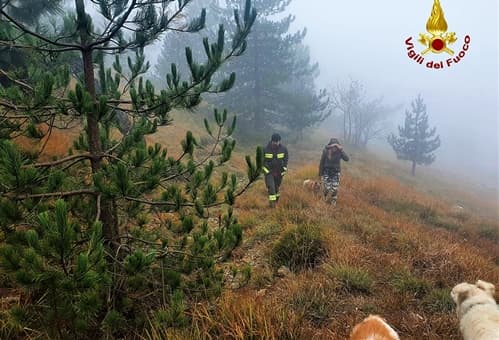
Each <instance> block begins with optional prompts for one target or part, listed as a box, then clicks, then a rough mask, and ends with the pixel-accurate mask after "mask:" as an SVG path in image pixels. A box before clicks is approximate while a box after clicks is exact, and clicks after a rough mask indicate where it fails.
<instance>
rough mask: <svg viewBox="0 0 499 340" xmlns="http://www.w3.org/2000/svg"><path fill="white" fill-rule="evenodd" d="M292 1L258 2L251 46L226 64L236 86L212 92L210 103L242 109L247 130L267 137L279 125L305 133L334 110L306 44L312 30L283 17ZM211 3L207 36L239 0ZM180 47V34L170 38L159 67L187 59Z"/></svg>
mask: <svg viewBox="0 0 499 340" xmlns="http://www.w3.org/2000/svg"><path fill="white" fill-rule="evenodd" d="M290 2H291V1H290V0H256V1H255V7H257V8H258V17H257V19H256V22H255V25H254V27H253V29H252V33H251V35H250V36H249V37H248V46H249V49H248V51H247V53H245V54H244V55H243V56H242V57H241V58H238V59H237V60H234V61H232V62H230V63H228V64H227V65H224V66H223V68H222V70H223V71H224V72H225V73H227V74H229V73H230V72H235V73H236V74H237V79H236V82H235V84H234V87H233V88H232V89H231V91H230V92H227V93H226V94H223V95H221V96H216V97H212V96H208V97H207V100H208V101H209V102H211V103H214V104H217V105H222V106H224V107H228V108H229V109H230V110H231V111H234V112H236V113H238V114H239V115H238V121H239V127H240V128H239V129H238V132H239V133H241V134H251V135H252V136H253V137H254V136H255V135H258V137H261V136H263V135H265V134H266V133H267V132H269V131H270V130H273V129H278V130H279V129H287V130H290V132H292V133H293V134H295V135H296V136H298V137H299V136H300V135H302V133H303V130H304V129H305V128H307V127H312V126H315V125H317V124H318V123H320V122H322V121H323V120H324V119H325V118H326V117H327V116H328V115H329V113H330V110H329V105H328V103H329V100H328V94H327V92H326V91H324V90H318V89H317V88H316V86H315V83H314V82H315V79H316V78H317V76H318V74H319V72H318V65H317V64H316V63H312V62H311V60H310V55H309V50H308V48H306V47H305V46H304V45H303V39H304V37H305V34H306V30H300V31H297V32H292V31H291V24H292V22H293V21H294V17H293V16H292V15H284V16H283V14H284V13H285V11H286V10H287V8H288V5H289V4H290ZM209 3H210V8H212V11H211V17H208V18H207V28H206V30H205V31H206V34H207V35H210V34H213V33H212V32H213V31H214V28H215V27H216V26H214V24H216V23H217V22H227V21H228V20H229V19H230V17H231V16H232V12H233V9H234V6H236V4H237V1H235V0H218V1H211V2H210V1H209ZM193 5H194V4H193ZM192 8H193V9H195V7H194V6H193V7H192ZM178 46H179V44H178V42H177V37H176V36H175V34H171V35H169V36H167V37H165V40H164V43H163V48H162V52H161V54H160V57H159V60H158V64H157V66H156V68H157V70H158V71H159V70H164V69H166V68H167V67H169V66H168V59H169V58H170V57H172V56H173V57H175V58H176V59H180V58H182V55H181V53H182V51H181V50H179V49H178ZM197 46H198V49H197V52H196V49H194V54H196V53H197V54H198V55H201V54H202V53H203V51H204V48H203V46H201V45H199V44H198V45H197ZM184 72H185V71H184Z"/></svg>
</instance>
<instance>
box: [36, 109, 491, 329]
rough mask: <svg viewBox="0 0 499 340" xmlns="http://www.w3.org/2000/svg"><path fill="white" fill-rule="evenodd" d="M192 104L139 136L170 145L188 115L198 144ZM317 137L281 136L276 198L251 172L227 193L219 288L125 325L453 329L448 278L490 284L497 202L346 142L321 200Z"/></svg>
mask: <svg viewBox="0 0 499 340" xmlns="http://www.w3.org/2000/svg"><path fill="white" fill-rule="evenodd" d="M197 116H198V117H196V116H195V115H192V114H190V113H181V112H176V113H174V119H175V123H174V125H172V126H168V127H162V128H160V129H159V131H158V133H157V134H155V135H154V136H151V137H150V138H148V141H149V142H159V143H161V144H163V145H165V146H167V147H168V150H169V153H170V154H173V155H175V154H176V153H179V152H180V145H179V142H180V139H181V138H183V137H184V136H185V133H186V131H187V130H188V128H187V127H189V129H190V130H194V133H195V135H197V136H198V141H199V142H200V143H201V144H203V139H204V138H208V137H207V135H206V134H205V133H203V129H202V128H201V127H200V125H199V124H198V122H202V119H201V114H197ZM76 133H77V131H76V130H75V131H72V133H71V134H70V135H68V134H65V135H61V136H59V135H56V134H54V135H53V136H52V140H51V141H50V144H48V145H47V147H46V153H47V157H50V156H53V155H60V154H61V152H63V151H64V150H62V151H61V150H59V149H60V148H61V147H63V146H64V145H66V146H69V145H70V144H71V139H72V138H74V137H75V136H76ZM323 139H324V140H323ZM325 140H326V138H322V136H320V135H319V136H318V137H315V139H311V140H309V141H307V142H306V143H301V144H296V145H288V147H289V150H290V154H291V162H290V166H289V168H290V171H289V174H288V175H287V177H286V178H285V179H284V183H283V186H282V196H281V200H280V202H279V205H278V207H277V208H276V209H270V208H268V202H267V194H266V190H265V186H264V183H263V181H262V180H260V181H259V182H258V183H257V184H256V185H254V186H253V187H252V188H251V189H250V191H249V192H248V193H246V194H245V195H244V196H242V197H240V198H239V199H238V201H237V203H236V207H235V208H236V209H235V212H236V214H237V216H238V219H239V222H240V224H241V225H242V226H243V228H244V241H243V244H242V245H241V246H240V247H239V248H238V249H237V250H236V251H234V252H233V254H232V257H231V258H230V259H229V260H228V261H227V262H225V263H223V264H221V266H222V267H223V268H224V270H225V278H226V283H225V285H226V290H225V291H224V292H223V294H222V296H221V297H220V298H218V299H217V300H215V301H209V302H202V303H196V304H193V305H191V306H189V307H188V308H187V310H186V314H187V316H188V317H189V318H190V319H191V323H190V326H188V327H186V328H181V329H172V328H168V329H163V328H161V327H159V326H157V325H156V324H155V323H154V322H152V321H151V326H150V327H148V328H147V329H145V330H144V332H143V333H142V334H140V335H138V334H137V335H136V336H135V337H138V338H145V339H164V338H169V339H170V338H171V339H193V338H207V339H218V338H239V339H242V338H273V339H286V338H287V339H302V338H311V339H321V338H323V339H344V338H346V337H347V336H348V334H349V332H350V330H351V329H352V327H353V326H354V325H355V324H356V323H357V322H359V321H360V320H362V319H363V318H364V317H366V316H367V315H368V314H372V313H376V314H381V315H382V316H383V317H385V318H386V319H387V320H388V322H389V323H390V324H392V325H393V326H394V327H395V328H396V329H397V331H398V332H399V333H400V335H401V337H402V338H403V339H458V338H459V330H458V322H457V318H456V315H455V310H454V305H453V302H452V300H451V299H450V296H449V292H450V289H451V288H452V287H453V286H454V285H455V284H457V283H459V282H462V281H471V282H474V281H476V280H477V279H482V280H487V281H490V282H493V283H495V284H496V285H498V284H499V267H498V265H499V246H498V243H499V223H498V221H497V218H496V217H497V215H496V212H497V203H498V202H495V201H490V200H486V199H483V198H480V196H479V195H477V194H476V193H470V192H464V191H463V190H462V186H461V185H459V184H458V183H452V182H450V181H449V180H447V179H442V178H436V177H433V176H431V175H430V174H428V173H427V172H425V171H422V172H421V175H419V176H418V177H416V178H413V177H411V176H410V174H409V173H408V172H407V171H406V169H404V168H403V167H400V166H399V165H398V164H395V163H392V162H387V161H385V160H381V159H379V158H377V157H374V156H373V155H369V154H366V153H365V152H360V151H355V150H348V148H347V149H346V151H347V152H348V153H349V154H350V156H351V161H350V162H349V163H344V165H343V173H342V183H341V187H340V194H339V200H338V205H337V207H335V208H331V207H330V206H328V205H326V204H325V203H324V202H323V201H322V200H321V199H320V197H318V196H316V195H314V194H313V193H312V192H308V191H306V190H305V189H304V188H303V187H302V182H303V180H304V179H306V178H316V177H317V172H318V169H317V162H318V159H319V157H320V152H321V146H320V145H321V144H322V143H323V142H324V141H325ZM172 141H174V142H172ZM264 142H265V141H261V143H264ZM253 153H254V146H248V145H246V146H238V147H237V148H236V153H235V154H234V157H233V161H232V162H231V169H232V170H236V171H240V170H242V169H244V155H245V154H253ZM283 266H284V267H286V268H287V269H289V270H287V269H286V268H284V267H283Z"/></svg>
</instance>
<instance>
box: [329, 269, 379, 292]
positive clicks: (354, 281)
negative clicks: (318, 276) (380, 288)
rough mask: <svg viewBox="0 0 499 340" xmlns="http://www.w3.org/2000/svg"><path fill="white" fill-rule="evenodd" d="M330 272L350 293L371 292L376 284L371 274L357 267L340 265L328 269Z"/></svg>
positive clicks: (342, 287)
mask: <svg viewBox="0 0 499 340" xmlns="http://www.w3.org/2000/svg"><path fill="white" fill-rule="evenodd" d="M328 273H329V274H330V275H331V276H332V277H334V278H335V279H337V280H338V281H339V282H340V284H341V289H343V290H344V291H346V292H348V293H362V294H370V293H371V291H372V287H373V285H374V280H373V278H372V277H371V275H370V274H369V273H368V272H367V271H365V270H363V269H361V268H356V267H351V266H347V265H338V266H335V267H331V268H329V269H328Z"/></svg>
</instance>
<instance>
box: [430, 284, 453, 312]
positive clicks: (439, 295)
mask: <svg viewBox="0 0 499 340" xmlns="http://www.w3.org/2000/svg"><path fill="white" fill-rule="evenodd" d="M423 305H424V306H425V310H427V311H432V312H435V313H449V312H451V311H452V310H454V307H455V304H454V301H453V300H452V297H451V296H450V289H446V288H437V289H432V290H431V291H430V292H429V293H428V294H427V295H426V296H425V297H424V299H423Z"/></svg>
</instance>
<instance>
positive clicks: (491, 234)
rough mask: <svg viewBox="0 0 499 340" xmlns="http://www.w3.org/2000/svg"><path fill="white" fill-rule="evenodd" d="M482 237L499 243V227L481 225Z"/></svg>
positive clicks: (479, 230) (480, 233) (479, 231)
mask: <svg viewBox="0 0 499 340" xmlns="http://www.w3.org/2000/svg"><path fill="white" fill-rule="evenodd" d="M478 234H479V235H480V237H483V238H485V239H488V240H490V241H493V242H499V227H498V226H493V225H490V224H481V225H480V226H479V228H478Z"/></svg>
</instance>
